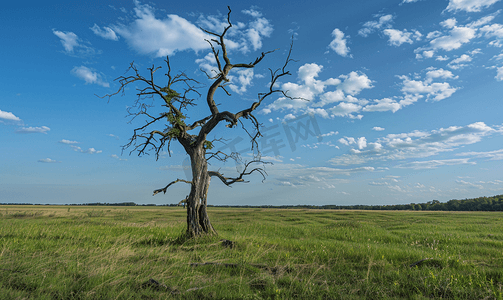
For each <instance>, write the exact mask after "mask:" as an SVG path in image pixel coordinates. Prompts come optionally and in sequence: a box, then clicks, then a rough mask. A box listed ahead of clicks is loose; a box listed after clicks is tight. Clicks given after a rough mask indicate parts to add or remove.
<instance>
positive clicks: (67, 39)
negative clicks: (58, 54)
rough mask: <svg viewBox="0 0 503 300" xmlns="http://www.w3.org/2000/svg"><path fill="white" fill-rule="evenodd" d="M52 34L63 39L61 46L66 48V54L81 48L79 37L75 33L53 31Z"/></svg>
mask: <svg viewBox="0 0 503 300" xmlns="http://www.w3.org/2000/svg"><path fill="white" fill-rule="evenodd" d="M52 32H53V33H54V34H55V35H56V36H57V37H59V38H60V39H61V44H62V45H63V47H64V48H65V51H66V52H73V48H75V47H78V46H79V42H78V39H79V37H78V36H77V35H76V34H75V33H73V32H62V31H57V30H54V29H53V30H52Z"/></svg>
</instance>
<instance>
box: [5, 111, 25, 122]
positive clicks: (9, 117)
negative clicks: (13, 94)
mask: <svg viewBox="0 0 503 300" xmlns="http://www.w3.org/2000/svg"><path fill="white" fill-rule="evenodd" d="M0 119H2V120H7V121H21V119H20V118H18V117H16V116H15V115H14V114H13V113H11V112H8V111H2V110H0Z"/></svg>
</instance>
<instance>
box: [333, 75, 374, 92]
mask: <svg viewBox="0 0 503 300" xmlns="http://www.w3.org/2000/svg"><path fill="white" fill-rule="evenodd" d="M339 78H342V79H344V81H343V82H342V83H341V84H340V85H338V86H337V89H338V90H342V91H343V92H345V93H346V94H349V95H352V96H354V95H356V94H359V93H360V92H361V91H362V90H364V89H370V88H373V86H372V80H370V79H369V78H368V77H367V75H365V74H363V73H357V72H355V71H353V72H350V73H349V74H348V75H341V76H339Z"/></svg>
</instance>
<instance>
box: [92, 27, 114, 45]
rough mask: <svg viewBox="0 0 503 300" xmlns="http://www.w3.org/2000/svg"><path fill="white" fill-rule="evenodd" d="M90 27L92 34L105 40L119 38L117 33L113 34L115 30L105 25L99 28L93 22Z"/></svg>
mask: <svg viewBox="0 0 503 300" xmlns="http://www.w3.org/2000/svg"><path fill="white" fill-rule="evenodd" d="M90 29H91V30H92V31H93V32H94V34H96V35H97V36H100V37H102V38H104V39H106V40H112V41H118V40H119V37H118V36H117V34H115V31H114V30H113V29H112V28H110V27H106V26H105V27H103V29H101V28H100V27H99V26H98V25H97V24H94V26H93V27H91V28H90Z"/></svg>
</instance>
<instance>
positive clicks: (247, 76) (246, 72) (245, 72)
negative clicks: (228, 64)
mask: <svg viewBox="0 0 503 300" xmlns="http://www.w3.org/2000/svg"><path fill="white" fill-rule="evenodd" d="M237 74H238V75H237V76H234V75H229V76H227V77H228V79H229V80H230V82H231V84H230V85H229V87H230V89H231V90H233V91H234V92H236V93H238V94H243V93H245V92H246V90H247V88H248V86H249V85H251V83H252V79H253V69H239V70H238V71H237Z"/></svg>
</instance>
